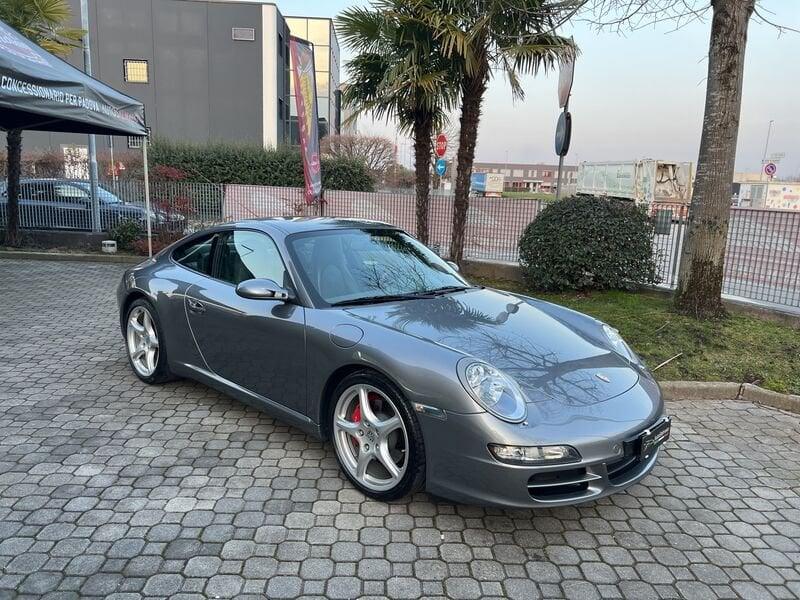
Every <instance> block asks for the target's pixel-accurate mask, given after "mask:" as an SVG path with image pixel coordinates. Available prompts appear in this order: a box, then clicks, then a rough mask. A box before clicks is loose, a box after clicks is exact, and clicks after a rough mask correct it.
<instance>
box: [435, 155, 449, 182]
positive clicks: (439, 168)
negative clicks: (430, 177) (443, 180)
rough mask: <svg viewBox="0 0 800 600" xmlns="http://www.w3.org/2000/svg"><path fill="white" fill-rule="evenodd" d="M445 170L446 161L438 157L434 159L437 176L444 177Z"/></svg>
mask: <svg viewBox="0 0 800 600" xmlns="http://www.w3.org/2000/svg"><path fill="white" fill-rule="evenodd" d="M446 172H447V161H446V160H445V159H443V158H440V159H438V160H437V161H436V173H437V174H438V175H439V177H444V174H445V173H446Z"/></svg>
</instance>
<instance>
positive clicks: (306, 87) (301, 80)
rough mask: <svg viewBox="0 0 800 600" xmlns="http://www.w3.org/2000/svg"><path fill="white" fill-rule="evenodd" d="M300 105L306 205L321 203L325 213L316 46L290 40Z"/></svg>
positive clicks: (292, 38)
mask: <svg viewBox="0 0 800 600" xmlns="http://www.w3.org/2000/svg"><path fill="white" fill-rule="evenodd" d="M289 50H290V52H291V55H292V75H293V76H294V89H295V90H296V94H295V101H296V104H297V128H298V131H299V134H300V151H301V153H302V155H303V173H304V175H305V180H306V191H305V199H306V204H314V203H317V204H319V213H320V215H322V212H323V202H324V200H323V195H322V171H321V169H320V160H319V118H318V116H317V91H316V90H317V84H316V80H315V76H314V47H313V46H312V45H311V44H310V43H309V42H307V41H306V40H301V39H300V38H296V37H294V36H292V37H290V38H289Z"/></svg>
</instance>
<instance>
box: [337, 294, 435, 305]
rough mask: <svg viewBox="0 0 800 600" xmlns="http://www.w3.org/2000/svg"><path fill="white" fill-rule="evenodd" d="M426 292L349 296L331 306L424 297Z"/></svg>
mask: <svg viewBox="0 0 800 600" xmlns="http://www.w3.org/2000/svg"><path fill="white" fill-rule="evenodd" d="M424 294H427V292H421V293H420V292H410V293H408V294H388V295H386V296H363V297H361V298H351V299H350V300H342V301H341V302H334V303H333V304H331V306H356V305H358V304H378V303H380V302H397V301H398V300H416V299H417V298H424V297H425V296H424Z"/></svg>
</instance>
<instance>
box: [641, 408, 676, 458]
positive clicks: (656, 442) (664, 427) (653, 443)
mask: <svg viewBox="0 0 800 600" xmlns="http://www.w3.org/2000/svg"><path fill="white" fill-rule="evenodd" d="M670 429H671V419H670V418H669V417H664V418H663V419H662V420H660V421H659V422H658V423H656V424H655V425H653V426H652V427H650V428H649V429H646V430H645V431H644V432H643V433H642V435H640V436H639V439H637V440H636V449H637V450H638V453H639V458H640V459H642V460H644V459H646V458H650V456H651V455H652V454H653V452H655V451H656V449H657V448H658V447H659V446H661V445H662V444H663V443H664V442H666V441H667V440H668V439H669V434H670Z"/></svg>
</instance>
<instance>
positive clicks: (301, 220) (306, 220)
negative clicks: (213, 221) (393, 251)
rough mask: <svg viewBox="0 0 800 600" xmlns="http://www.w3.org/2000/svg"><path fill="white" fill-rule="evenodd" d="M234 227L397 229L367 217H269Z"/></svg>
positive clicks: (283, 230)
mask: <svg viewBox="0 0 800 600" xmlns="http://www.w3.org/2000/svg"><path fill="white" fill-rule="evenodd" d="M229 225H233V226H234V227H250V228H255V229H262V230H264V231H279V232H281V233H283V234H284V235H290V234H293V233H303V232H308V231H328V230H335V229H359V228H364V227H368V228H370V229H397V228H396V227H395V226H394V225H390V224H388V223H383V222H381V221H370V220H368V219H345V218H335V217H270V218H266V219H248V220H244V221H237V222H235V223H231V224H229Z"/></svg>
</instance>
